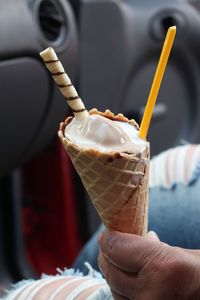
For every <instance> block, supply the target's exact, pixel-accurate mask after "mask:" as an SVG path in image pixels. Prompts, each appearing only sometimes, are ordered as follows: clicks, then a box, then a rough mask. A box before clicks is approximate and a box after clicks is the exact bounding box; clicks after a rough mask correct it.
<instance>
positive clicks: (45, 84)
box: [0, 0, 200, 289]
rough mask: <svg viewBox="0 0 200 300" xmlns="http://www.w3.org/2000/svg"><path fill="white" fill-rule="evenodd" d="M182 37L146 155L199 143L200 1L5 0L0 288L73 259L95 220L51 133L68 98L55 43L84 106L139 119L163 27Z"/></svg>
mask: <svg viewBox="0 0 200 300" xmlns="http://www.w3.org/2000/svg"><path fill="white" fill-rule="evenodd" d="M173 25H176V26H177V38H176V41H175V44H174V47H173V51H172V54H171V57H170V60H169V62H168V65H167V69H166V72H165V76H164V79H163V82H162V86H161V89H160V92H159V96H158V101H157V104H156V106H155V111H154V114H153V118H152V124H151V128H150V131H149V135H148V140H149V141H150V142H151V157H153V156H155V155H156V154H158V153H160V152H161V151H163V150H165V149H168V148H170V147H174V146H176V145H181V144H184V143H199V141H200V132H199V126H200V101H199V99H200V84H199V78H200V58H199V51H200V40H199V35H200V1H199V0H173V1H172V0H166V1H160V0H149V1H139V0H18V1H15V0H9V1H5V0H1V1H0V39H1V42H0V94H1V97H0V103H1V109H0V122H1V126H0V136H1V143H0V207H1V208H0V224H1V226H0V265H1V268H0V286H1V287H2V289H4V288H6V287H7V285H8V284H9V283H14V282H17V281H19V280H21V279H27V278H38V277H39V276H40V275H41V274H42V273H46V274H55V273H56V268H64V267H70V266H71V264H72V263H73V261H74V259H75V257H76V256H77V255H78V253H79V251H80V249H81V247H82V246H83V245H84V244H85V243H86V241H87V240H88V239H89V238H90V237H91V235H92V234H93V233H94V232H95V231H96V229H97V228H98V226H99V224H100V220H99V217H98V216H97V213H96V212H95V210H94V208H93V207H92V204H91V203H90V201H89V198H88V196H87V194H86V192H85V190H84V188H83V186H82V183H81V180H80V179H79V177H78V175H77V174H76V172H75V170H74V169H73V166H72V164H71V162H70V160H69V158H68V156H67V154H66V153H65V151H64V149H63V148H62V146H61V144H60V141H59V140H58V137H57V131H58V129H59V124H60V122H61V121H63V120H64V119H65V118H66V117H67V116H68V115H69V114H71V111H70V109H69V108H68V105H67V103H66V101H65V99H64V98H63V96H62V94H61V93H60V91H59V90H58V88H57V86H56V85H55V83H54V82H53V80H52V78H51V76H50V74H49V73H48V71H47V69H46V68H45V66H44V64H43V62H42V60H41V58H40V56H39V52H40V51H42V50H43V49H45V48H47V47H53V48H54V49H55V51H56V53H57V54H58V57H59V59H60V61H61V62H62V63H63V66H64V68H65V70H66V72H67V73H68V74H69V76H70V78H71V80H72V82H73V84H74V86H75V87H76V89H77V90H78V92H79V94H80V96H81V98H82V99H83V100H84V103H85V105H86V107H87V109H92V108H93V107H96V108H98V109H99V110H101V111H104V110H105V109H107V108H109V109H110V110H111V111H113V112H114V113H119V112H120V113H123V114H124V115H125V116H127V117H128V118H134V119H135V120H136V121H137V122H138V123H140V122H141V118H142V115H143V112H144V107H145V104H146V100H147V97H148V93H149V89H150V87H151V83H152V80H153V75H154V72H155V69H156V65H157V62H158V58H159V55H160V51H161V48H162V44H163V41H164V38H165V34H166V32H167V29H168V28H169V27H170V26H173Z"/></svg>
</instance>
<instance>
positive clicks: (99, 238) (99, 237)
mask: <svg viewBox="0 0 200 300" xmlns="http://www.w3.org/2000/svg"><path fill="white" fill-rule="evenodd" d="M101 239H102V232H101V233H99V236H98V241H99V244H100V243H101Z"/></svg>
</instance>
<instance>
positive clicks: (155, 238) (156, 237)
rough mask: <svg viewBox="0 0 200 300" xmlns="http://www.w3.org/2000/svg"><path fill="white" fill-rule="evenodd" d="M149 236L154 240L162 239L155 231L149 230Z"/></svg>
mask: <svg viewBox="0 0 200 300" xmlns="http://www.w3.org/2000/svg"><path fill="white" fill-rule="evenodd" d="M147 238H149V239H151V240H152V241H157V242H159V241H160V239H159V237H158V235H157V234H156V233H155V231H149V232H148V233H147Z"/></svg>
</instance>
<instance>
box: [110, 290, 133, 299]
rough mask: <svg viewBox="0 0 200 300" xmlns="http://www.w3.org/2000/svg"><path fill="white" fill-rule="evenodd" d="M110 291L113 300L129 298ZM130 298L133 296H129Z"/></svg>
mask: <svg viewBox="0 0 200 300" xmlns="http://www.w3.org/2000/svg"><path fill="white" fill-rule="evenodd" d="M111 292H112V295H113V298H114V299H115V300H129V298H126V297H124V296H121V295H119V294H117V293H115V292H114V291H112V290H111ZM131 299H133V298H131Z"/></svg>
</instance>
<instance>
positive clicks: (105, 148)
mask: <svg viewBox="0 0 200 300" xmlns="http://www.w3.org/2000/svg"><path fill="white" fill-rule="evenodd" d="M65 137H66V138H68V139H69V140H71V141H72V142H73V143H75V144H76V145H78V146H79V147H81V148H87V149H97V150H99V151H101V152H106V153H109V152H126V153H142V152H143V151H144V150H145V149H146V147H147V142H146V141H144V140H143V139H141V138H139V136H138V130H137V129H136V128H135V127H134V126H133V125H131V124H129V123H127V122H120V121H112V120H110V119H109V118H106V117H103V116H101V115H98V114H93V115H90V116H88V117H87V118H85V119H84V120H82V121H80V120H77V119H76V118H74V119H73V120H72V121H71V122H70V123H69V124H68V125H67V126H66V127H65Z"/></svg>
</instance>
